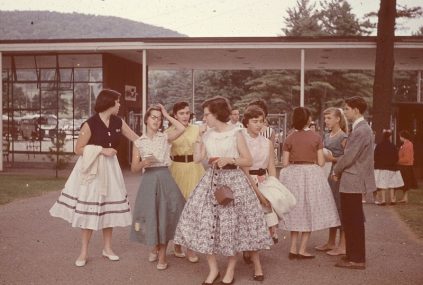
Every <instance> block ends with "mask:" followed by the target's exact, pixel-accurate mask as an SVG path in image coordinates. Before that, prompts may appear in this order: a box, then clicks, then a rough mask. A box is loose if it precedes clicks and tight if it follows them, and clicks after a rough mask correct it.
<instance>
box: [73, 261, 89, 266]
mask: <svg viewBox="0 0 423 285" xmlns="http://www.w3.org/2000/svg"><path fill="white" fill-rule="evenodd" d="M85 264H87V260H86V259H83V260H81V259H77V260H76V261H75V266H76V267H83V266H85Z"/></svg>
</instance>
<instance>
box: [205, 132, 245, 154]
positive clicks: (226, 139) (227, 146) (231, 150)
mask: <svg viewBox="0 0 423 285" xmlns="http://www.w3.org/2000/svg"><path fill="white" fill-rule="evenodd" d="M239 131H241V130H240V129H239V128H236V127H235V128H233V129H230V130H228V131H225V132H217V131H216V130H215V129H214V128H211V129H209V130H207V131H206V132H205V133H204V137H203V141H204V145H205V147H206V152H207V157H209V158H210V157H233V158H238V157H239V153H238V146H237V143H236V134H237V132H239Z"/></svg>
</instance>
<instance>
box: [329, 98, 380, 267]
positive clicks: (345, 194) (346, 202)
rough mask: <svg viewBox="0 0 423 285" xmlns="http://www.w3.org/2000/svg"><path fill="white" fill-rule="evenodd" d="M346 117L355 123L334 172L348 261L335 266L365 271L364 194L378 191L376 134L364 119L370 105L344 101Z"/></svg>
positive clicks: (360, 100)
mask: <svg viewBox="0 0 423 285" xmlns="http://www.w3.org/2000/svg"><path fill="white" fill-rule="evenodd" d="M345 103H346V105H345V109H344V112H345V116H346V117H347V119H348V120H349V121H350V122H351V123H352V131H351V134H350V135H349V137H348V139H347V144H346V146H345V150H344V155H343V156H342V157H341V158H340V159H338V161H337V162H336V164H335V166H334V169H333V179H334V180H338V179H341V181H340V187H339V192H340V196H341V215H342V226H343V228H344V231H345V239H346V257H343V258H342V260H341V261H340V262H338V263H337V264H336V265H335V266H337V267H342V268H350V269H365V268H366V249H365V231H364V213H363V205H362V202H361V198H362V194H363V193H364V194H365V193H369V192H373V191H375V190H376V183H375V177H374V168H373V167H374V161H373V149H374V148H373V139H372V137H373V133H372V129H371V128H370V126H369V125H368V124H367V122H366V121H365V120H364V118H363V113H364V112H365V111H366V109H367V103H366V101H364V99H363V98H361V97H351V98H348V99H346V100H345Z"/></svg>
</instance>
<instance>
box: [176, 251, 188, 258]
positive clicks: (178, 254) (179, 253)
mask: <svg viewBox="0 0 423 285" xmlns="http://www.w3.org/2000/svg"><path fill="white" fill-rule="evenodd" d="M174 255H175V256H176V257H178V258H184V257H185V253H183V252H177V251H175V252H174Z"/></svg>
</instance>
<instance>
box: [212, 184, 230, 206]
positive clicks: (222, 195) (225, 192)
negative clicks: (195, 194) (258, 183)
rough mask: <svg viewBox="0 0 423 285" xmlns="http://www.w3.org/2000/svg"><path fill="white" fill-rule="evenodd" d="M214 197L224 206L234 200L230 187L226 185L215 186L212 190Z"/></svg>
mask: <svg viewBox="0 0 423 285" xmlns="http://www.w3.org/2000/svg"><path fill="white" fill-rule="evenodd" d="M214 197H215V198H216V201H217V202H218V203H219V204H220V205H223V206H225V205H227V204H229V203H230V202H232V201H233V200H234V193H233V192H232V189H231V188H229V187H228V186H226V185H222V186H220V187H217V188H216V190H215V191H214Z"/></svg>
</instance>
